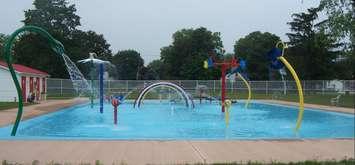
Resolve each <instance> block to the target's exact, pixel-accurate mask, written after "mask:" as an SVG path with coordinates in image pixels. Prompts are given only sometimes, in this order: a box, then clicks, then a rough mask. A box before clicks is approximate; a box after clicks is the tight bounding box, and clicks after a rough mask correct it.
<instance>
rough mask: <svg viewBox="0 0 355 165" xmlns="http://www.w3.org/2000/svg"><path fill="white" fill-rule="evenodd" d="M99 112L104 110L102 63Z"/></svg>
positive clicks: (102, 66) (102, 69)
mask: <svg viewBox="0 0 355 165" xmlns="http://www.w3.org/2000/svg"><path fill="white" fill-rule="evenodd" d="M99 75H100V113H103V112H104V64H100V73H99Z"/></svg>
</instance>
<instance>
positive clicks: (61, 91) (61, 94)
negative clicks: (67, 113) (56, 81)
mask: <svg viewBox="0 0 355 165" xmlns="http://www.w3.org/2000/svg"><path fill="white" fill-rule="evenodd" d="M60 96H63V79H60Z"/></svg>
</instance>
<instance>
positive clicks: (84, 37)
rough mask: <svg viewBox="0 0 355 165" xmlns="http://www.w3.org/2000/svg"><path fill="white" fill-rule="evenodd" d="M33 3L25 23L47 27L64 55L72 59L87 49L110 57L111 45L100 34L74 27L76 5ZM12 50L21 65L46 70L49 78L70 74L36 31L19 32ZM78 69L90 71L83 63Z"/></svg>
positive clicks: (50, 0)
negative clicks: (62, 46) (61, 45)
mask: <svg viewBox="0 0 355 165" xmlns="http://www.w3.org/2000/svg"><path fill="white" fill-rule="evenodd" d="M33 5H34V7H35V8H34V9H30V10H27V11H25V19H24V20H23V22H24V23H25V25H35V26H39V27H41V28H44V29H45V30H47V31H48V32H49V33H50V34H51V35H52V36H53V37H54V38H55V39H57V40H58V41H60V42H61V43H62V44H63V45H64V47H65V52H66V54H67V55H68V56H69V57H70V58H71V60H72V61H73V62H76V61H78V60H81V59H84V58H87V57H88V53H89V52H95V53H96V54H97V55H98V58H100V59H104V60H110V59H111V57H112V52H111V50H110V49H109V47H110V45H109V44H108V43H107V41H106V40H105V38H104V37H103V35H102V34H97V33H95V32H93V31H87V32H84V31H81V30H77V29H76V28H77V26H79V25H80V17H79V16H78V15H76V13H75V12H76V9H75V5H69V3H68V2H67V0H35V1H34V3H33ZM14 50H15V53H16V56H15V58H16V59H17V62H18V63H20V64H24V65H27V66H30V67H34V68H37V69H41V70H43V71H46V72H48V73H49V74H50V75H51V76H52V77H57V78H68V77H69V75H68V73H67V71H66V69H65V68H66V66H65V65H64V61H63V60H62V59H61V56H60V55H57V54H55V53H54V52H53V51H52V50H51V48H50V47H49V45H48V42H47V40H46V39H44V38H42V37H41V36H39V35H37V34H34V33H26V34H25V35H22V36H21V37H20V38H19V41H18V42H17V43H16V45H15V48H14ZM54 66H55V67H54ZM79 69H80V70H81V71H82V72H83V73H84V74H85V73H87V72H88V70H89V69H88V68H87V67H86V66H84V65H80V66H79Z"/></svg>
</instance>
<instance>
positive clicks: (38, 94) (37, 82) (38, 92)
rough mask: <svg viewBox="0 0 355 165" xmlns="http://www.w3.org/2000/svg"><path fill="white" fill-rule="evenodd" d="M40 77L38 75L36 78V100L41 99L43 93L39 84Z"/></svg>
mask: <svg viewBox="0 0 355 165" xmlns="http://www.w3.org/2000/svg"><path fill="white" fill-rule="evenodd" d="M39 80H40V79H39V77H37V78H36V100H37V101H38V100H39V96H40V95H41V92H40V91H41V88H39V87H40V85H39V82H40V81H39Z"/></svg>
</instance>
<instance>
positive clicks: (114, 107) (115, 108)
mask: <svg viewBox="0 0 355 165" xmlns="http://www.w3.org/2000/svg"><path fill="white" fill-rule="evenodd" d="M119 104H120V100H119V99H116V98H113V99H112V106H113V123H114V124H115V125H117V107H118V105H119Z"/></svg>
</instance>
